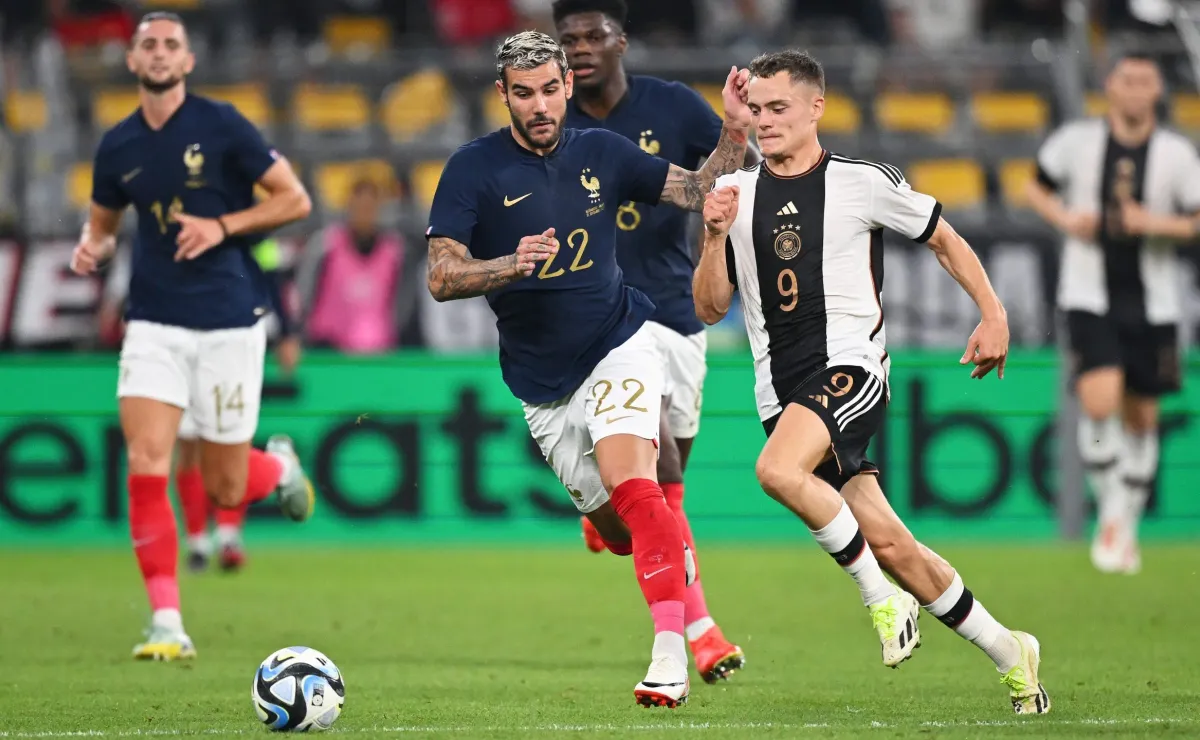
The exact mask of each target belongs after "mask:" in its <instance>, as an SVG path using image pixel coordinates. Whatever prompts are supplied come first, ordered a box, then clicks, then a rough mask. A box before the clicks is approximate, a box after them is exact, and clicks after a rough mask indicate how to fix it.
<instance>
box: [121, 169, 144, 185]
mask: <svg viewBox="0 0 1200 740" xmlns="http://www.w3.org/2000/svg"><path fill="white" fill-rule="evenodd" d="M140 174H142V168H141V167H138V168H137V169H136V170H134V171H133V172H128V173H126V174H124V175H121V182H129V181H130V180H132V179H133V178H135V177H137V176H138V175H140Z"/></svg>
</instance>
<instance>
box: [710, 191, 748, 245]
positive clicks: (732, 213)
mask: <svg viewBox="0 0 1200 740" xmlns="http://www.w3.org/2000/svg"><path fill="white" fill-rule="evenodd" d="M740 192H741V189H740V188H739V187H738V186H737V185H732V186H729V185H726V186H725V187H723V188H717V189H716V190H713V191H711V192H710V193H708V194H707V195H705V196H704V212H703V216H704V230H705V231H706V232H708V233H709V234H710V235H711V236H725V235H726V234H728V233H729V228H730V227H731V226H733V220H734V219H735V218H737V212H738V194H739V193H740Z"/></svg>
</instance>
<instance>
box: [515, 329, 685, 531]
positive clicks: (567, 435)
mask: <svg viewBox="0 0 1200 740" xmlns="http://www.w3.org/2000/svg"><path fill="white" fill-rule="evenodd" d="M658 357H659V350H658V345H657V343H656V342H655V340H654V337H653V336H652V335H651V333H650V330H649V329H648V328H647V327H645V326H643V327H642V328H641V329H639V330H638V331H637V333H636V334H634V335H633V336H632V337H630V338H629V339H628V340H627V341H626V342H625V343H624V344H622V345H621V346H620V347H617V348H616V349H614V350H613V351H611V352H609V353H608V355H607V356H606V357H605V358H604V359H603V360H601V361H600V364H599V365H597V366H596V369H595V370H593V371H592V374H591V375H589V376H588V377H587V380H585V381H583V384H582V385H580V386H579V389H578V390H576V391H575V392H574V393H572V394H571V395H569V396H567V397H566V398H563V399H561V400H558V401H554V402H552V403H542V404H530V403H527V404H525V422H526V423H527V424H528V425H529V433H530V434H532V435H533V438H534V439H535V440H537V443H538V447H540V448H541V450H542V454H543V455H545V456H546V462H547V464H549V465H550V467H551V469H553V470H554V474H555V475H557V476H558V479H559V481H561V482H562V484H563V485H564V486H566V488H567V492H568V493H570V494H571V499H572V500H573V501H574V502H575V507H576V508H577V509H579V511H581V512H583V513H584V514H586V513H588V512H590V511H595V510H596V509H598V508H599V507H600V506H601V505H602V504H604V502H606V501H608V492H607V491H605V490H604V485H603V484H602V483H601V482H600V468H599V467H597V465H596V458H595V457H594V456H593V453H594V452H595V450H596V442H598V441H600V440H602V439H604V438H605V437H611V436H613V435H614V434H632V435H634V436H637V437H641V438H642V439H648V440H651V441H652V442H654V444H655V445H657V444H658V424H659V416H660V415H661V411H662V387H663V375H662V364H661V363H660V362H659V361H658Z"/></svg>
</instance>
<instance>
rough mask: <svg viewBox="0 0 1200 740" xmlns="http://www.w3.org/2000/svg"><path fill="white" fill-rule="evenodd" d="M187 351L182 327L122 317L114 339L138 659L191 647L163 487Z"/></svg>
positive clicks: (183, 654) (184, 393)
mask: <svg viewBox="0 0 1200 740" xmlns="http://www.w3.org/2000/svg"><path fill="white" fill-rule="evenodd" d="M192 352H194V343H193V342H192V341H191V340H190V338H189V333H188V332H187V331H186V330H183V329H177V328H175V327H166V326H162V325H159V324H150V323H146V322H142V321H131V322H129V325H128V326H127V327H126V331H125V339H124V341H123V343H122V347H121V359H120V373H119V376H118V378H119V379H118V382H117V396H118V398H119V399H120V400H119V409H120V419H121V430H122V432H123V433H124V436H125V449H126V455H127V458H128V465H129V477H128V486H129V530H130V535H131V537H132V540H133V552H134V555H135V557H136V558H137V563H138V569H139V570H140V571H141V574H142V580H143V582H144V583H145V586H146V594H147V596H148V597H149V601H150V609H151V619H150V629H149V630H148V632H147V636H146V639H145V641H144V642H142V643H139V644H138V645H135V646H134V649H133V655H134V657H135V658H139V659H150V660H173V659H176V658H192V657H195V655H196V649H195V647H194V645H193V644H192V640H191V638H189V637H188V635H187V633H186V632H185V631H184V629H183V617H182V616H181V614H180V601H179V578H178V561H179V535H178V533H177V531H176V524H175V512H174V511H173V510H172V509H171V499H170V497H169V496H168V493H167V489H168V481H169V477H170V475H171V452H172V450H173V448H174V446H175V435H176V432H177V431H178V429H179V420H180V417H181V416H182V413H183V412H182V409H183V408H185V407H187V405H188V384H187V376H186V374H185V370H184V368H185V367H186V366H187V364H188V360H189V355H190V353H192Z"/></svg>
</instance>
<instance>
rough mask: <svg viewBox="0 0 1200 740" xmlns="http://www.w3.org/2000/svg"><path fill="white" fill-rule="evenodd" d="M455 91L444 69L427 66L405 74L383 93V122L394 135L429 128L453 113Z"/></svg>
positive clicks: (400, 136) (408, 134)
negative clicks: (405, 75)
mask: <svg viewBox="0 0 1200 740" xmlns="http://www.w3.org/2000/svg"><path fill="white" fill-rule="evenodd" d="M453 103H454V91H453V88H452V86H451V85H450V80H448V79H446V76H445V75H444V74H442V73H441V72H440V71H438V70H435V69H427V70H423V71H421V72H417V73H415V74H412V75H409V76H408V77H405V78H404V79H403V80H400V81H399V82H397V83H396V84H394V85H392V86H391V87H389V88H388V89H387V91H386V92H385V93H384V95H383V103H382V106H381V110H380V113H381V116H382V118H383V126H384V128H385V129H387V131H388V133H389V134H391V135H392V136H393V137H399V138H407V137H410V136H414V135H416V134H420V133H422V132H424V131H428V130H429V129H430V128H431V127H433V126H435V125H437V124H439V123H441V122H442V121H445V120H446V119H448V118H449V117H450V113H451V109H452V107H453Z"/></svg>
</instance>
